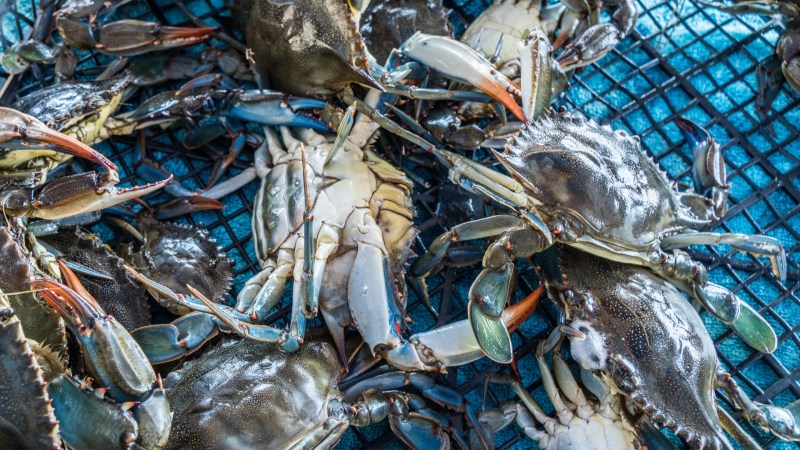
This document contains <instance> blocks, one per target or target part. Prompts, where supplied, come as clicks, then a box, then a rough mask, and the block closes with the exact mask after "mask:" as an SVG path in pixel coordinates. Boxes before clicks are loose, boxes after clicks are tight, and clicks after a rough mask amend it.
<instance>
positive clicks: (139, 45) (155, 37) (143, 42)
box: [97, 19, 218, 56]
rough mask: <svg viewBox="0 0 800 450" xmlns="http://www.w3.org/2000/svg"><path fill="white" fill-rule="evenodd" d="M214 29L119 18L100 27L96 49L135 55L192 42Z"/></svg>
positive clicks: (208, 36) (215, 30)
mask: <svg viewBox="0 0 800 450" xmlns="http://www.w3.org/2000/svg"><path fill="white" fill-rule="evenodd" d="M217 31H218V30H217V29H216V28H210V27H205V28H194V27H165V26H161V25H160V24H158V23H156V22H143V21H140V20H130V19H127V20H120V21H117V22H111V23H109V24H106V25H104V26H103V27H102V28H101V29H100V35H99V37H100V39H99V43H98V44H97V47H98V49H99V50H100V51H101V52H103V53H107V54H110V55H115V56H134V55H140V54H142V53H147V52H151V51H154V50H167V49H170V48H175V47H184V46H187V45H194V44H198V43H200V42H204V41H206V40H208V39H210V38H211V37H212V36H213V35H214V33H216V32H217Z"/></svg>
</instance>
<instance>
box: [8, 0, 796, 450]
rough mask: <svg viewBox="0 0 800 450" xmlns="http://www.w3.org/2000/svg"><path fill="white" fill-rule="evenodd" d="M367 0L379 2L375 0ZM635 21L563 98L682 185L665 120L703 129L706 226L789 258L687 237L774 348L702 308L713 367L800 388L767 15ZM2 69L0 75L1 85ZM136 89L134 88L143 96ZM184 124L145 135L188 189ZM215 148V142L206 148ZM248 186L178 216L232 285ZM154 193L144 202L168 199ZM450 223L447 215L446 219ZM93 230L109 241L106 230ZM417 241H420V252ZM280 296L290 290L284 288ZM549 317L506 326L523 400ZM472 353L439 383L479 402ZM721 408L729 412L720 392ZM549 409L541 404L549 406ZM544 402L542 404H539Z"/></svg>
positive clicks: (461, 19) (219, 14)
mask: <svg viewBox="0 0 800 450" xmlns="http://www.w3.org/2000/svg"><path fill="white" fill-rule="evenodd" d="M373 1H378V0H373ZM221 3H222V2H221V0H218V1H211V0H194V1H188V2H184V4H185V5H186V7H187V8H188V9H189V10H191V11H192V12H193V13H194V14H195V15H197V16H198V17H200V18H201V19H203V20H205V21H206V22H208V23H210V24H212V25H215V26H222V27H225V26H227V25H228V24H229V19H230V13H229V12H228V11H227V10H226V9H225V8H224V5H223V4H221ZM445 3H446V4H447V6H448V7H450V8H451V9H452V15H451V18H452V22H453V23H454V25H455V28H456V31H457V32H461V31H463V29H464V28H465V26H466V24H468V23H469V22H470V21H471V20H473V19H474V18H475V17H476V16H477V15H478V14H480V12H481V11H482V10H483V9H484V8H485V7H486V5H487V4H488V2H486V1H485V0H452V1H450V2H445ZM32 4H33V2H27V1H24V0H18V1H16V2H15V1H12V0H0V48H7V47H8V46H9V45H11V44H12V43H14V42H16V41H17V40H19V39H20V37H21V36H23V37H24V36H27V35H28V34H29V33H30V28H31V24H32V19H31V18H32V13H31V5H32ZM129 7H130V8H131V10H130V11H131V13H132V14H135V15H137V16H139V17H140V18H155V19H157V20H160V21H162V22H164V23H170V24H174V25H179V24H185V23H187V22H188V19H187V17H186V16H185V15H184V14H183V13H182V12H181V10H180V9H179V8H177V7H175V5H173V3H172V2H169V1H163V0H146V1H133V2H132V3H131V5H129ZM638 7H639V10H640V13H641V15H640V17H639V22H638V24H637V26H636V29H635V31H634V32H633V33H632V35H631V36H629V37H628V38H626V39H625V40H624V41H623V42H622V43H621V44H620V45H619V46H618V47H617V48H616V49H615V50H613V51H612V52H611V53H610V54H609V55H607V56H606V57H605V58H603V59H602V60H600V61H599V62H598V63H596V64H592V65H590V66H589V67H587V68H586V69H585V70H583V71H582V72H580V73H579V74H577V76H576V77H575V78H574V79H573V80H572V86H571V87H570V89H569V91H568V94H567V99H566V104H567V106H568V107H569V108H570V109H577V110H580V111H582V112H583V113H584V114H586V115H587V116H589V117H591V118H594V119H595V120H597V121H599V122H602V123H608V124H610V125H611V126H612V127H613V128H616V129H625V130H628V131H629V132H631V133H634V134H637V135H639V136H641V138H642V142H643V144H644V146H645V147H646V149H647V150H648V151H649V152H650V153H651V154H652V155H653V157H654V158H655V159H656V160H657V161H658V162H659V164H661V165H662V166H663V167H664V168H665V169H666V170H667V172H668V173H669V174H670V175H671V176H672V177H673V178H674V179H676V180H678V181H681V182H685V183H691V172H690V170H691V155H690V154H689V151H688V148H687V146H686V145H685V142H684V141H683V138H682V137H681V134H680V133H679V131H678V128H677V127H676V125H675V123H674V119H675V118H676V117H686V118H689V119H691V120H693V121H695V122H697V123H699V124H700V125H703V126H705V127H707V128H708V129H709V131H710V132H711V133H712V135H713V136H714V138H715V139H716V140H717V141H718V142H719V143H720V144H721V145H722V147H723V149H724V155H725V160H726V163H727V169H728V178H729V181H730V182H731V183H732V184H733V187H732V189H731V191H730V199H729V203H730V210H729V212H728V214H727V217H726V220H725V221H724V222H723V223H722V224H721V225H719V226H718V227H717V229H715V230H714V231H729V232H742V233H764V234H767V235H770V236H774V237H776V238H779V239H780V240H781V241H782V242H783V243H784V245H785V248H786V250H787V253H788V259H789V270H788V273H789V274H788V279H787V281H786V283H785V284H781V283H778V282H777V281H776V280H775V278H774V277H773V276H772V274H771V272H770V268H769V265H768V264H767V263H765V262H764V261H763V260H759V259H756V258H754V257H751V256H748V255H744V254H740V253H737V252H735V251H734V250H733V249H732V248H730V247H728V246H717V247H705V246H701V247H696V248H692V250H691V253H692V255H693V256H694V257H695V258H697V259H698V260H700V261H702V262H704V263H705V264H707V265H708V267H709V269H710V278H711V280H712V281H714V282H716V283H718V284H721V285H723V286H725V287H728V288H730V289H731V290H733V291H734V292H735V293H736V294H737V295H738V296H740V297H741V298H743V299H744V300H745V301H747V302H748V303H750V304H751V305H752V306H753V307H755V308H756V309H758V310H759V311H761V313H762V314H763V315H764V316H765V317H766V318H767V320H768V321H769V322H770V323H771V324H772V326H773V327H774V328H775V330H776V332H777V334H778V336H779V341H780V343H779V345H778V349H777V350H776V351H775V353H773V354H770V355H765V354H760V353H758V352H755V351H753V350H751V349H750V348H749V347H748V346H747V345H745V344H744V343H743V342H742V341H741V340H740V339H739V338H738V337H737V336H735V335H734V334H733V333H732V332H731V331H730V329H729V328H728V327H727V326H725V325H723V324H721V323H720V322H718V321H717V320H716V319H714V318H712V317H711V316H710V315H708V314H703V320H704V322H705V324H706V327H707V328H708V330H709V332H710V334H711V336H712V337H713V339H714V341H715V343H716V345H717V347H718V349H719V354H720V358H721V361H722V363H723V366H724V367H725V368H726V369H727V370H729V371H730V373H731V374H732V375H733V376H734V378H735V379H736V380H737V381H738V382H739V383H740V384H741V385H742V387H743V388H744V390H745V391H746V392H747V393H748V394H749V395H751V396H752V397H753V398H754V399H755V400H758V401H761V402H772V403H775V404H777V405H781V406H785V405H787V404H789V403H791V402H793V401H794V400H796V399H798V398H799V397H800V385H798V383H797V379H798V377H800V336H799V335H798V330H799V329H800V302H799V301H798V296H797V290H798V287H800V282H799V278H800V274H799V272H798V264H800V253H799V252H798V248H799V247H800V246H799V245H798V242H800V207H799V206H798V204H800V178H798V173H799V172H800V167H799V166H800V139H799V138H800V128H798V123H800V120H798V119H800V100H798V99H799V98H800V96H798V95H797V94H796V93H794V92H793V91H792V90H791V89H790V88H789V87H788V85H784V87H783V88H782V89H781V90H780V92H779V94H778V96H777V98H776V100H775V101H774V102H773V104H772V105H771V108H772V111H771V112H770V114H769V115H768V117H767V118H766V119H764V120H762V119H761V118H759V116H758V114H757V113H756V108H755V100H756V96H757V94H758V87H757V83H756V75H755V72H756V68H757V66H758V65H759V64H761V63H763V62H764V61H765V60H766V59H767V58H768V57H769V56H770V55H772V54H773V48H774V45H775V43H776V41H777V39H778V38H779V36H780V33H781V31H782V28H781V26H780V25H779V24H778V23H777V22H776V21H774V20H772V19H770V18H764V17H759V16H753V15H740V16H734V15H730V14H727V13H723V12H720V11H717V10H715V9H711V8H708V7H703V6H702V5H700V4H698V3H696V2H695V1H691V0H687V1H678V2H674V1H662V0H640V1H638ZM79 56H80V58H81V63H80V64H79V66H78V69H79V70H78V74H79V76H81V77H90V76H93V75H96V74H97V70H95V68H96V67H97V66H98V65H99V64H104V63H107V62H108V58H107V57H98V56H97V55H92V54H89V53H80V54H79ZM6 78H7V76H6V75H4V74H1V73H0V83H4V82H5V81H6ZM50 83H52V71H51V70H49V68H46V67H45V68H42V67H37V68H35V69H34V70H32V71H29V72H28V73H27V74H26V75H25V76H24V77H21V78H18V79H14V80H11V81H10V82H9V83H8V89H7V90H6V91H5V92H4V93H2V94H0V104H2V105H5V104H10V103H11V102H13V101H14V100H15V99H16V98H18V97H19V96H21V95H24V94H25V93H27V92H31V91H32V90H35V89H36V88H38V87H40V86H44V85H48V84H50ZM148 94H149V92H144V93H143V94H142V98H144V97H145V96H146V95H148ZM181 138H182V132H181V131H178V130H174V129H170V130H167V131H165V132H163V133H161V134H159V135H157V136H154V137H153V138H152V139H150V140H149V141H148V151H149V152H150V155H151V157H153V158H154V159H156V160H158V161H159V162H160V163H161V165H162V166H164V167H165V168H166V169H167V170H169V171H170V172H172V173H174V174H175V175H176V177H177V178H179V179H180V180H181V182H183V183H184V184H186V185H187V186H189V187H200V186H202V185H203V184H204V182H205V180H207V179H208V177H209V175H210V173H211V164H212V163H211V161H212V160H211V159H210V158H209V157H208V155H207V154H204V153H202V152H189V151H184V150H181V148H182V145H181ZM99 149H100V150H101V151H103V152H105V153H106V154H108V155H112V156H113V157H114V160H115V162H116V163H117V164H118V165H119V166H120V174H121V177H122V179H123V183H122V185H127V184H130V183H131V182H132V181H134V180H133V179H132V178H131V177H132V174H133V164H134V163H135V161H136V158H137V152H136V151H135V149H134V140H133V139H132V138H125V137H123V138H118V139H117V138H115V139H114V140H111V141H107V142H106V143H104V144H102V145H101V146H100V147H99ZM211 151H212V152H222V151H224V146H219V148H216V147H212V148H211ZM250 163H251V161H250V156H249V155H242V156H241V157H240V158H239V160H237V161H236V162H235V163H234V165H233V169H232V170H231V171H230V173H229V175H235V174H236V173H238V172H239V171H241V170H242V169H243V168H245V167H248V165H249V164H250ZM257 187H258V186H257V183H251V184H250V185H248V186H247V187H245V189H243V190H242V191H241V192H238V193H236V194H234V195H232V196H230V197H228V198H226V199H225V209H224V210H222V211H220V212H204V213H198V214H194V215H192V216H190V217H187V218H184V219H181V220H182V221H185V222H188V223H204V224H205V225H206V226H207V227H208V228H209V229H210V230H211V234H212V236H213V237H214V238H216V239H217V242H218V243H219V244H220V245H221V246H222V247H223V248H224V249H225V250H226V251H227V252H228V254H229V255H230V256H231V257H232V258H233V259H234V260H235V261H236V279H235V285H234V291H238V290H239V289H241V287H242V286H243V285H244V282H245V281H246V280H247V279H248V278H249V277H250V276H252V275H253V274H255V273H256V271H257V269H258V267H257V261H256V258H255V255H254V252H253V242H252V239H251V236H250V215H251V213H252V199H253V198H254V195H255V191H256V189H257ZM439 189H440V187H438V186H436V187H434V188H431V189H423V188H420V189H418V191H417V193H416V194H415V198H414V199H415V202H416V203H415V204H416V207H417V211H418V214H419V223H420V224H421V231H422V233H421V239H420V245H422V243H427V242H430V240H431V239H432V238H433V237H434V236H436V235H437V234H438V233H440V232H442V231H444V230H445V228H444V225H447V224H444V223H441V221H436V220H433V221H431V220H429V219H431V218H432V217H433V216H434V213H435V211H436V208H437V201H438V199H439ZM166 199H167V197H156V198H154V199H153V201H158V200H166ZM449 225H452V224H449ZM98 231H99V232H101V234H102V235H103V236H104V237H105V238H107V239H108V240H113V238H114V232H113V230H111V229H107V228H103V227H99V228H98ZM421 249H422V247H420V248H418V249H417V250H418V251H421ZM476 274H477V271H476V268H475V267H465V268H455V267H453V268H447V269H445V270H443V271H442V272H440V273H439V274H437V275H436V276H433V277H432V278H431V279H429V287H430V289H431V294H432V301H433V303H434V306H436V307H437V308H438V309H439V311H440V316H439V318H438V319H437V318H436V317H434V316H433V315H431V314H430V313H429V312H428V310H427V309H426V308H425V307H424V306H423V305H422V304H421V303H420V302H419V301H417V299H416V298H414V297H413V296H412V298H410V300H409V308H408V310H409V314H410V316H411V317H412V318H413V319H414V324H413V325H412V327H413V330H415V331H422V330H425V329H428V328H430V327H433V326H436V325H440V324H442V323H446V322H448V321H451V320H458V319H462V318H464V317H466V313H465V306H466V301H467V298H466V293H467V290H468V288H469V285H470V283H471V281H472V280H473V279H474V277H475V275H476ZM536 285H537V281H536V277H535V276H534V275H533V274H532V270H531V268H530V267H527V266H525V265H524V264H523V265H522V267H521V268H520V282H519V283H518V292H517V294H516V297H517V299H519V298H522V297H523V296H524V295H527V294H529V293H530V292H532V291H533V289H534V288H535V287H536ZM288 295H291V292H289V293H288ZM288 312H289V311H288V302H286V301H284V302H283V303H282V304H281V306H280V307H279V308H278V309H277V311H276V312H275V313H274V314H272V316H271V317H270V321H272V323H274V324H275V325H281V324H282V323H283V320H284V318H285V317H286V316H287V314H288ZM557 317H558V312H557V310H556V309H555V307H554V306H553V305H552V304H550V303H549V302H543V304H542V305H541V306H540V308H539V310H538V311H537V313H536V314H535V315H534V317H532V318H531V320H529V321H528V322H527V323H525V324H524V325H523V326H522V327H521V328H520V329H519V330H518V331H517V332H515V333H514V336H513V339H514V345H515V348H516V352H517V356H518V358H519V362H518V365H519V370H520V372H521V373H522V374H523V375H524V377H525V383H526V385H527V386H528V387H529V389H530V390H531V391H532V392H533V395H534V398H535V399H536V400H537V401H538V402H539V403H540V404H541V405H543V406H545V407H550V403H549V401H548V400H547V397H546V395H545V393H544V389H543V388H542V385H541V381H540V376H539V371H538V368H537V366H536V362H535V359H534V358H533V355H532V354H531V352H532V350H533V349H534V348H535V345H536V344H537V343H538V341H540V340H541V339H543V338H544V337H546V335H547V333H548V332H549V330H550V329H551V327H552V326H553V324H554V323H555V321H556V318H557ZM500 369H501V368H499V367H498V366H497V365H495V364H493V363H491V362H490V361H488V360H486V359H484V360H481V361H478V362H476V363H474V364H470V365H467V366H464V367H459V368H453V369H450V370H449V371H448V373H447V374H446V375H444V376H442V377H441V381H443V382H446V383H449V384H450V385H452V386H454V387H456V388H457V389H458V390H459V391H460V392H463V393H465V394H466V395H467V398H468V399H469V401H470V402H471V403H472V404H473V405H474V407H475V408H478V407H480V405H481V404H482V402H483V399H484V378H483V373H484V372H485V371H490V370H500ZM511 397H512V393H511V392H510V390H509V389H508V388H505V387H502V386H490V387H489V389H488V390H487V391H486V396H485V404H486V407H487V408H492V407H494V406H496V405H498V404H499V402H501V401H502V400H505V399H509V398H511ZM720 398H721V399H722V404H723V407H725V408H727V409H729V410H730V405H729V404H727V403H726V400H725V398H724V396H720ZM551 409H552V408H551ZM548 412H551V411H548ZM734 417H736V418H737V420H740V421H741V422H742V424H743V426H744V427H745V429H746V430H748V431H749V432H750V433H751V434H752V435H753V436H755V437H756V439H757V440H758V441H759V443H761V444H762V445H764V446H767V447H770V448H775V449H788V448H796V446H795V445H794V444H788V443H784V442H780V441H776V440H775V439H774V438H771V437H770V436H767V435H765V434H763V433H761V432H760V431H759V430H756V429H754V428H753V427H752V426H750V425H749V424H747V423H744V422H743V421H742V420H741V418H740V416H739V415H738V414H735V415H734ZM497 442H498V446H499V448H511V447H513V448H536V445H535V444H534V443H533V442H532V441H530V440H528V439H526V438H524V436H523V435H522V433H521V432H520V430H519V429H518V428H516V427H511V428H509V429H507V430H505V431H504V432H502V433H500V434H499V435H498V438H497ZM385 446H398V444H397V443H396V442H395V438H394V437H393V435H392V434H391V432H389V430H388V426H386V425H385V424H380V425H376V426H372V427H368V428H363V429H354V428H351V430H350V431H348V433H347V435H346V436H345V438H344V439H343V441H342V443H341V448H362V447H368V448H379V447H385Z"/></svg>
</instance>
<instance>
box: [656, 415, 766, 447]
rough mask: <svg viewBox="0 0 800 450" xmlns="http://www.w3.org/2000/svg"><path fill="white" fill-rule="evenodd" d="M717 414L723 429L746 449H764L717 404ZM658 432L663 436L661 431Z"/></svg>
mask: <svg viewBox="0 0 800 450" xmlns="http://www.w3.org/2000/svg"><path fill="white" fill-rule="evenodd" d="M717 415H718V416H719V424H720V426H721V427H722V429H723V430H725V432H726V433H728V434H730V435H731V436H732V437H733V438H734V439H735V440H736V442H738V443H739V445H741V446H742V448H743V449H744V450H763V448H762V447H761V446H760V445H758V443H757V442H756V441H755V440H753V437H752V436H750V434H748V433H747V431H745V430H744V428H742V426H741V425H739V422H737V421H736V419H734V418H733V417H732V416H731V415H730V413H729V412H728V411H725V409H724V408H722V407H721V406H719V405H717ZM658 434H659V435H660V436H663V435H662V434H661V433H658Z"/></svg>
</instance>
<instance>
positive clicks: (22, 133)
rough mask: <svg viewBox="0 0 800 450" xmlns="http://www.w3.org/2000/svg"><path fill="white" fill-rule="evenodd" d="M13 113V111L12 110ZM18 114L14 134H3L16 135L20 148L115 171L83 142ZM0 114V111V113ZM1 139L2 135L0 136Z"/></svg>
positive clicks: (98, 153)
mask: <svg viewBox="0 0 800 450" xmlns="http://www.w3.org/2000/svg"><path fill="white" fill-rule="evenodd" d="M12 111H13V110H12ZM14 112H16V113H17V114H18V116H17V118H18V119H19V120H20V122H19V123H17V124H16V126H15V131H14V133H13V134H12V133H5V135H16V137H17V138H18V139H20V141H21V142H22V147H21V148H25V147H34V148H35V147H37V146H40V147H42V148H47V149H50V150H54V151H57V152H61V153H66V154H68V155H73V156H77V157H80V158H84V159H88V160H89V161H94V162H96V163H98V164H100V165H101V166H103V167H105V168H107V169H109V170H113V171H117V170H118V169H117V166H116V165H115V164H114V163H113V162H111V160H110V159H108V158H106V157H105V156H104V155H103V154H102V153H100V152H98V151H97V150H95V149H93V148H92V147H89V146H88V145H86V144H84V143H83V142H81V141H79V140H77V139H75V138H73V137H70V136H67V135H66V134H64V133H59V132H58V131H55V130H53V129H51V128H49V127H47V125H45V124H44V123H42V122H41V121H39V120H38V119H36V118H34V117H31V116H28V115H27V114H22V113H19V112H17V111H14ZM0 113H2V111H0ZM0 137H2V135H0ZM16 147H17V146H10V147H9V148H12V149H13V148H16Z"/></svg>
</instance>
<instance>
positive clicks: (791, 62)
mask: <svg viewBox="0 0 800 450" xmlns="http://www.w3.org/2000/svg"><path fill="white" fill-rule="evenodd" d="M700 3H702V4H704V5H708V6H713V7H715V8H719V9H721V10H723V11H727V12H730V13H732V14H760V15H765V16H779V17H781V18H782V19H783V26H784V30H783V33H782V34H781V37H780V38H779V39H778V43H777V44H776V46H775V54H776V56H777V58H778V60H779V67H780V71H781V72H782V73H783V76H784V78H785V79H786V81H787V82H788V83H789V85H790V86H791V87H792V88H793V89H794V90H795V91H797V92H800V5H798V4H797V3H796V2H793V1H764V0H754V1H741V0H731V1H713V0H708V1H701V2H700ZM771 65H772V64H770V61H769V60H768V61H767V62H766V66H771ZM774 68H777V66H776V67H774ZM765 69H766V70H767V72H769V71H770V68H769V67H766V68H765ZM757 74H758V72H757ZM759 75H761V78H760V79H759V80H758V81H759V87H760V89H761V90H762V92H761V93H760V94H759V99H758V100H759V101H760V102H762V103H761V104H758V103H757V106H760V107H761V108H767V109H768V108H769V106H770V105H769V103H771V101H772V100H774V97H775V95H777V92H776V91H775V89H774V87H775V85H776V83H774V81H775V80H774V76H773V74H769V73H767V74H763V73H761V74H759ZM779 76H780V75H779ZM770 88H773V89H770ZM770 90H771V91H772V92H771V93H770V92H769V91H770ZM765 96H766V97H765Z"/></svg>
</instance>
